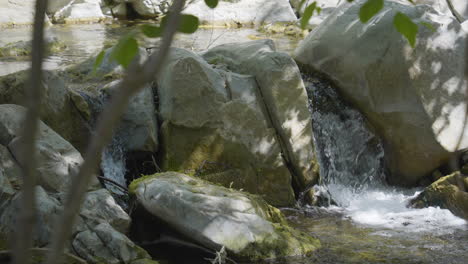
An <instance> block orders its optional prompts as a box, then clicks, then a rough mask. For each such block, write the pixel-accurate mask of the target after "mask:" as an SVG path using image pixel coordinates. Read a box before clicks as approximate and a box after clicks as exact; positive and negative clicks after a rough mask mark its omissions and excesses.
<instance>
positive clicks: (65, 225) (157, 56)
mask: <svg viewBox="0 0 468 264" xmlns="http://www.w3.org/2000/svg"><path fill="white" fill-rule="evenodd" d="M184 3H185V0H176V1H174V3H173V5H172V12H170V14H169V17H168V23H167V26H166V27H165V29H164V33H163V36H162V45H161V47H160V50H159V52H157V53H154V54H153V55H151V56H150V58H149V59H148V60H147V61H146V62H145V63H144V65H143V66H141V65H139V64H138V63H132V64H131V65H130V66H129V68H128V70H127V72H126V75H125V77H124V78H123V80H122V81H121V82H120V83H119V87H118V88H117V93H116V94H115V95H114V96H113V97H112V99H111V101H110V105H109V106H108V107H106V109H105V110H104V111H103V112H102V114H101V115H100V117H99V119H98V120H99V121H98V125H97V129H96V133H95V136H94V137H93V138H92V140H91V143H90V145H89V147H88V149H87V151H86V154H85V156H84V159H85V160H84V162H83V164H82V166H81V168H80V172H79V173H78V175H77V176H76V177H74V179H73V181H72V187H71V188H70V192H69V193H68V196H67V199H66V202H65V206H64V211H63V213H62V215H61V217H60V219H59V221H58V222H57V224H58V227H57V228H56V229H55V232H54V235H53V239H52V251H51V254H50V255H49V256H48V258H47V261H46V263H47V264H57V263H60V260H61V259H62V255H63V250H64V248H65V245H67V241H68V238H69V237H70V234H71V232H72V227H73V225H74V223H75V221H76V218H77V215H78V212H79V211H80V207H81V204H82V202H83V199H84V196H85V193H86V190H87V188H88V185H89V183H90V181H91V179H92V177H93V173H94V172H95V170H96V169H97V167H98V165H99V164H98V162H99V160H100V159H99V157H100V155H101V153H102V150H103V149H104V147H105V146H106V145H107V144H108V143H109V142H110V140H111V138H112V132H113V128H114V127H116V125H117V123H118V121H119V119H120V116H121V115H122V113H123V112H124V111H125V109H126V108H127V105H128V102H129V100H130V98H131V97H132V96H133V95H134V94H136V93H137V92H138V91H139V90H140V89H141V88H142V87H143V86H144V85H145V84H146V83H148V82H150V81H152V80H154V79H155V78H156V77H157V75H158V74H159V72H160V71H161V68H162V66H163V65H164V61H165V59H166V57H167V55H168V52H169V48H170V46H171V43H172V40H173V37H174V34H175V32H176V30H177V28H178V25H179V23H180V19H179V17H180V12H181V10H182V8H183V6H184Z"/></svg>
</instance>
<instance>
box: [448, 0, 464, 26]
mask: <svg viewBox="0 0 468 264" xmlns="http://www.w3.org/2000/svg"><path fill="white" fill-rule="evenodd" d="M445 1H446V2H447V5H448V7H449V9H450V12H452V15H453V16H454V17H455V18H456V19H457V21H458V23H460V24H461V23H462V22H463V21H464V19H463V17H462V16H461V15H460V13H458V12H457V10H456V9H455V7H454V6H453V3H452V0H445Z"/></svg>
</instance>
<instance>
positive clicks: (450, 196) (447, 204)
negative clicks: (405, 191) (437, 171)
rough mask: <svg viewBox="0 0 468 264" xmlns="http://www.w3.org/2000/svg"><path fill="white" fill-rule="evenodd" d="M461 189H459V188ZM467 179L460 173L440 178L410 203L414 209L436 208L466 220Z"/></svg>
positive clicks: (467, 210) (467, 206) (467, 211)
mask: <svg viewBox="0 0 468 264" xmlns="http://www.w3.org/2000/svg"><path fill="white" fill-rule="evenodd" d="M460 185H461V186H460ZM460 187H461V188H462V189H461V188H460ZM467 190H468V178H467V177H466V176H462V175H461V174H460V172H455V173H453V174H451V175H448V176H445V177H442V178H440V179H439V180H437V181H435V182H434V183H432V184H431V185H430V186H428V187H426V188H425V189H424V191H423V192H421V193H420V194H419V195H418V196H417V197H416V198H414V199H413V200H411V201H410V205H411V206H412V207H415V208H424V207H428V206H438V207H440V208H445V209H449V210H450V211H451V212H452V213H453V214H454V215H457V216H459V217H462V218H465V219H467V220H468V192H467Z"/></svg>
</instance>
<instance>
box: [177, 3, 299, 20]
mask: <svg viewBox="0 0 468 264" xmlns="http://www.w3.org/2000/svg"><path fill="white" fill-rule="evenodd" d="M184 13H188V14H192V15H195V16H197V17H198V18H199V19H200V20H201V21H202V22H204V23H207V24H223V25H237V24H263V23H274V22H295V21H296V20H297V18H296V15H295V14H294V11H293V10H292V8H291V5H290V4H289V1H287V0H238V1H229V0H221V1H219V3H218V6H217V7H216V8H215V9H211V8H209V7H208V6H207V5H206V4H205V1H204V0H194V1H193V2H192V3H190V4H189V5H188V6H187V8H186V9H185V10H184Z"/></svg>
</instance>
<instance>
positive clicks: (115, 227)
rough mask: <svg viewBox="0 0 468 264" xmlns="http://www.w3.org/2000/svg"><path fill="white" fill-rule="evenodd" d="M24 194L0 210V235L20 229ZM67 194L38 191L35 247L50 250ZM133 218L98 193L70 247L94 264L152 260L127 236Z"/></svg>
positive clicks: (106, 195) (81, 218)
mask: <svg viewBox="0 0 468 264" xmlns="http://www.w3.org/2000/svg"><path fill="white" fill-rule="evenodd" d="M21 196H22V193H21V192H18V193H16V194H15V196H14V197H12V198H11V199H10V200H9V201H8V202H6V203H4V204H3V207H2V210H0V234H2V235H3V236H10V235H11V234H12V233H14V232H16V231H17V228H18V212H19V211H20V208H21ZM64 200H65V194H63V193H61V194H51V193H47V192H46V191H45V190H44V189H43V188H42V187H40V186H38V187H36V201H37V202H36V215H37V222H36V226H35V228H34V234H33V240H34V246H37V247H47V246H48V245H49V243H50V240H51V237H52V234H53V232H54V230H55V229H56V224H57V223H56V220H57V217H58V216H59V215H60V212H61V211H62V210H63V201H64ZM129 227H130V217H129V216H128V214H127V213H125V211H123V210H122V208H121V207H120V206H119V205H118V204H117V203H116V202H115V200H114V198H113V197H112V196H111V194H110V193H109V191H107V190H105V189H98V190H95V191H90V192H88V193H87V194H86V196H85V201H84V203H83V206H82V209H81V212H80V214H79V218H78V221H77V223H76V224H75V226H74V227H73V231H72V237H73V239H72V240H71V241H70V244H69V245H68V247H69V248H70V249H72V250H73V251H72V252H74V253H75V254H77V255H78V256H80V257H82V258H84V259H86V260H88V261H92V262H97V261H96V260H99V261H105V263H131V262H132V261H136V260H139V259H149V258H150V257H149V255H148V253H147V252H146V251H144V250H143V249H141V248H140V247H138V246H136V245H135V244H134V243H133V242H132V241H131V240H130V239H129V238H128V237H126V236H125V234H126V233H127V232H128V230H129Z"/></svg>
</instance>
